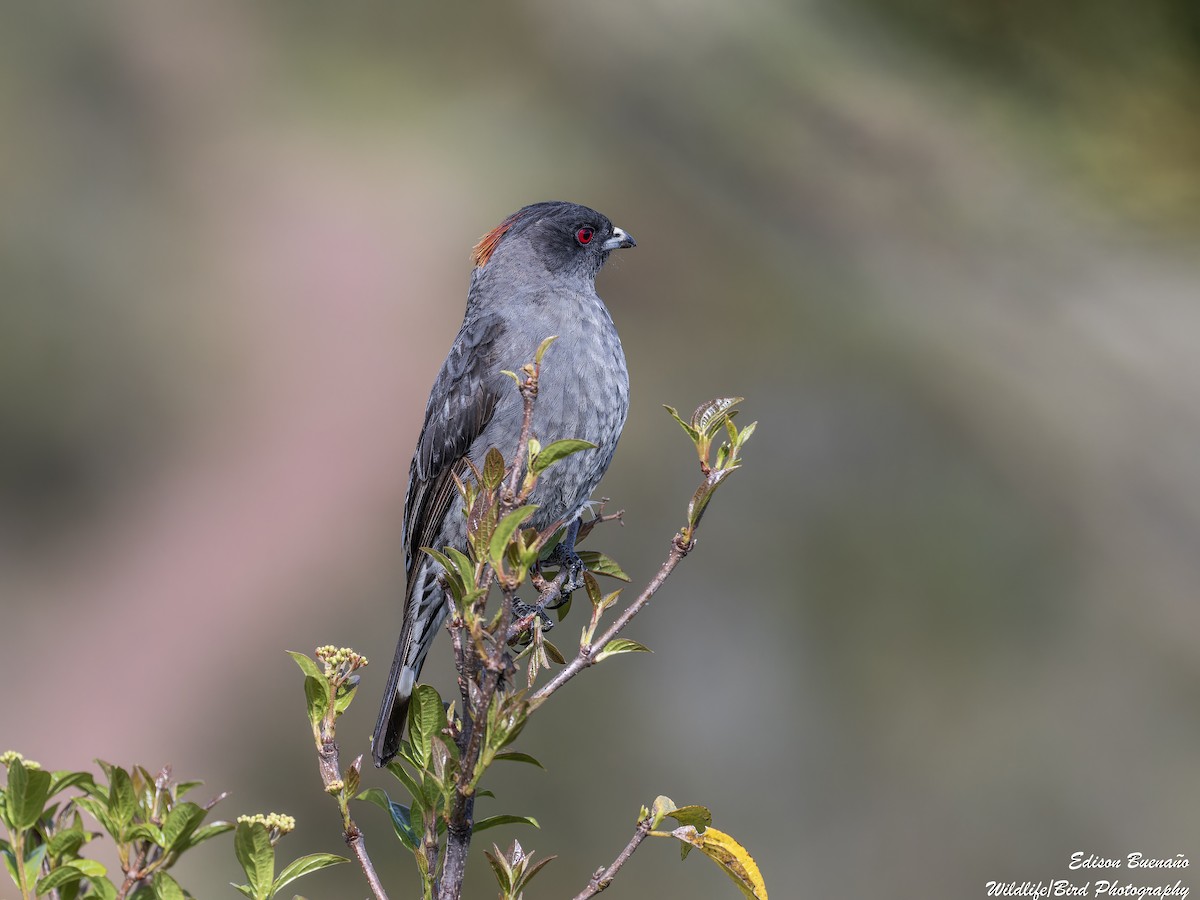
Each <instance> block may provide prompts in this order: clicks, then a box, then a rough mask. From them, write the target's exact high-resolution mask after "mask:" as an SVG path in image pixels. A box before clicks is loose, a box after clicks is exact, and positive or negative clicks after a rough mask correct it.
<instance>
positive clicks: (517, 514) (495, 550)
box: [488, 506, 537, 569]
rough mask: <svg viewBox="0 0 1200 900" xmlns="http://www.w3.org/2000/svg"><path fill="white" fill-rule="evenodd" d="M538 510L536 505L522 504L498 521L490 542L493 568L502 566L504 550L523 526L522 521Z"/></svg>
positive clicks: (489, 553)
mask: <svg viewBox="0 0 1200 900" xmlns="http://www.w3.org/2000/svg"><path fill="white" fill-rule="evenodd" d="M536 511H537V507H536V506H522V507H519V508H518V509H514V510H513V511H512V512H510V513H509V514H508V515H507V516H505V517H504V518H503V519H501V520H500V521H499V522H497V523H496V530H495V531H493V532H492V539H491V541H490V542H489V544H488V559H489V560H490V561H491V563H492V567H493V568H495V569H499V568H500V563H501V561H502V560H503V559H504V552H505V551H506V550H507V549H508V543H509V541H511V540H512V536H513V535H514V534H516V531H517V529H518V528H520V527H521V523H522V522H524V521H525V520H526V519H528V518H529V517H530V516H532V515H533V514H534V513H535V512H536Z"/></svg>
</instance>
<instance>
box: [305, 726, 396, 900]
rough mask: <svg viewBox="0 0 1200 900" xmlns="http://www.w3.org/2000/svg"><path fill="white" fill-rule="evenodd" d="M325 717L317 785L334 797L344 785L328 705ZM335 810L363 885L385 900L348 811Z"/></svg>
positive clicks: (363, 843)
mask: <svg viewBox="0 0 1200 900" xmlns="http://www.w3.org/2000/svg"><path fill="white" fill-rule="evenodd" d="M327 715H328V716H329V719H327V720H326V722H324V723H322V728H321V745H320V747H319V748H318V751H317V764H318V768H319V769H320V771H321V782H322V783H323V784H324V785H325V792H326V793H328V794H333V795H334V796H337V794H338V793H339V792H340V791H344V790H345V784H344V782H343V781H342V774H341V773H342V765H341V760H340V757H339V753H338V745H337V742H336V741H335V740H334V739H333V718H334V716H335V713H334V710H333V704H330V709H329V712H328V714H327ZM339 806H341V807H342V837H343V838H345V840H346V846H347V847H349V848H350V851H351V852H352V853H353V854H354V858H355V859H357V860H358V864H359V865H360V866H361V867H362V870H363V875H365V876H366V878H367V884H368V885H370V887H371V893H372V894H373V895H374V896H375V900H388V895H387V891H385V890H384V889H383V883H382V882H381V881H380V880H379V875H378V874H377V873H376V872H375V865H374V863H372V862H371V857H370V856H368V855H367V842H366V839H365V838H364V837H363V833H362V831H361V830H360V829H359V827H358V825H356V824H355V822H354V819H352V818H351V817H350V812H349V809H348V808H347V807H346V806H345V805H344V804H343V803H339Z"/></svg>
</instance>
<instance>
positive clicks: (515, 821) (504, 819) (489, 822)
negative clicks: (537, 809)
mask: <svg viewBox="0 0 1200 900" xmlns="http://www.w3.org/2000/svg"><path fill="white" fill-rule="evenodd" d="M497 825H532V826H533V827H534V828H541V827H542V826H541V825H539V824H538V821H537V819H535V818H534V817H533V816H489V817H488V818H486V819H476V820H475V831H476V832H479V831H483V830H484V829H485V828H495V827H496V826H497Z"/></svg>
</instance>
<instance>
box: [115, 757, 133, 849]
mask: <svg viewBox="0 0 1200 900" xmlns="http://www.w3.org/2000/svg"><path fill="white" fill-rule="evenodd" d="M136 809H137V794H136V793H135V792H134V790H133V781H131V780H130V778H129V773H128V772H126V771H125V770H124V769H122V768H121V767H120V766H113V770H112V776H111V780H110V782H109V785H108V814H109V816H111V817H112V821H113V824H114V825H116V826H117V828H118V829H124V828H126V827H127V826H128V825H129V823H130V822H132V821H133V814H134V812H135V811H136ZM114 837H115V835H114Z"/></svg>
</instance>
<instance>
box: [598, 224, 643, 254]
mask: <svg viewBox="0 0 1200 900" xmlns="http://www.w3.org/2000/svg"><path fill="white" fill-rule="evenodd" d="M636 246H637V241H635V240H634V239H633V235H630V234H626V233H625V230H624V229H622V228H613V235H612V237H610V238H609V239H608V240H607V241H605V242H604V243H603V244H601V245H600V249H601V250H616V249H618V248H620V247H636Z"/></svg>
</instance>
